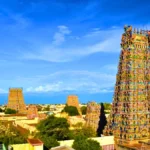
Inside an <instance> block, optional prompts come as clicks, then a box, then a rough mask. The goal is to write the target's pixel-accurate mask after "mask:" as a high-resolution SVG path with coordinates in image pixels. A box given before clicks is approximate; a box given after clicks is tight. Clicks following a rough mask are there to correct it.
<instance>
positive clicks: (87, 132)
mask: <svg viewBox="0 0 150 150" xmlns="http://www.w3.org/2000/svg"><path fill="white" fill-rule="evenodd" d="M80 134H82V135H84V136H86V137H87V138H89V137H96V134H97V133H96V131H95V130H94V129H93V128H92V127H90V126H82V128H76V129H75V130H74V131H73V135H74V136H73V137H74V138H75V137H76V136H78V135H80Z"/></svg>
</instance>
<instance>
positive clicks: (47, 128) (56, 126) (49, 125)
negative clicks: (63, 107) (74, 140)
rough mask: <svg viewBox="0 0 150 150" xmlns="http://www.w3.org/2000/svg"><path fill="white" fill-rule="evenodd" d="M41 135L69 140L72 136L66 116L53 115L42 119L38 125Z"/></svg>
mask: <svg viewBox="0 0 150 150" xmlns="http://www.w3.org/2000/svg"><path fill="white" fill-rule="evenodd" d="M37 129H38V130H39V133H38V134H39V135H40V136H43V135H44V136H47V137H51V136H52V137H54V138H56V139H57V140H68V139H69V138H70V132H69V124H68V122H67V119H65V118H57V117H54V116H53V115H51V116H49V117H48V118H47V119H45V120H42V121H41V122H40V123H39V124H38V125H37Z"/></svg>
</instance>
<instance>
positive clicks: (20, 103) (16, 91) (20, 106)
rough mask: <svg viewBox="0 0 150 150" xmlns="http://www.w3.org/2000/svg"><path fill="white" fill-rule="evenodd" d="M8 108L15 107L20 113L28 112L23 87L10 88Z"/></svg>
mask: <svg viewBox="0 0 150 150" xmlns="http://www.w3.org/2000/svg"><path fill="white" fill-rule="evenodd" d="M7 108H10V109H14V110H16V111H17V112H18V113H26V105H25V103H24V98H23V90H22V88H10V89H9V95H8V104H7Z"/></svg>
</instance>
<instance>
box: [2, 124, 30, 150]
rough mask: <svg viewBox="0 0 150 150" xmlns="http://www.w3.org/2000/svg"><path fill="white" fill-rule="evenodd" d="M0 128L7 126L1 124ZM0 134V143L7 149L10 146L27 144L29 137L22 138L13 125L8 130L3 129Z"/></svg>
mask: <svg viewBox="0 0 150 150" xmlns="http://www.w3.org/2000/svg"><path fill="white" fill-rule="evenodd" d="M0 126H2V128H3V126H5V125H3V123H1V124H0ZM0 133H1V134H0V142H2V143H4V144H5V146H6V147H8V145H9V144H22V143H26V142H27V141H26V139H27V136H24V135H23V136H22V135H21V134H20V133H19V132H18V131H17V130H16V128H14V127H13V126H12V125H10V127H9V128H8V129H7V130H2V129H1V130H0Z"/></svg>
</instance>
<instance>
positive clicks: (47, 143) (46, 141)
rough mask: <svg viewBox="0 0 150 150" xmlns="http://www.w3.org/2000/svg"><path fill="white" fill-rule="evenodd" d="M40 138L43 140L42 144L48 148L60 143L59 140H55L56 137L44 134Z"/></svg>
mask: <svg viewBox="0 0 150 150" xmlns="http://www.w3.org/2000/svg"><path fill="white" fill-rule="evenodd" d="M40 139H41V140H42V141H43V142H44V145H45V146H46V147H47V148H48V149H50V148H52V147H56V146H59V145H60V143H59V142H58V141H57V140H56V138H54V137H48V136H46V135H43V136H42V137H41V138H40Z"/></svg>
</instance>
